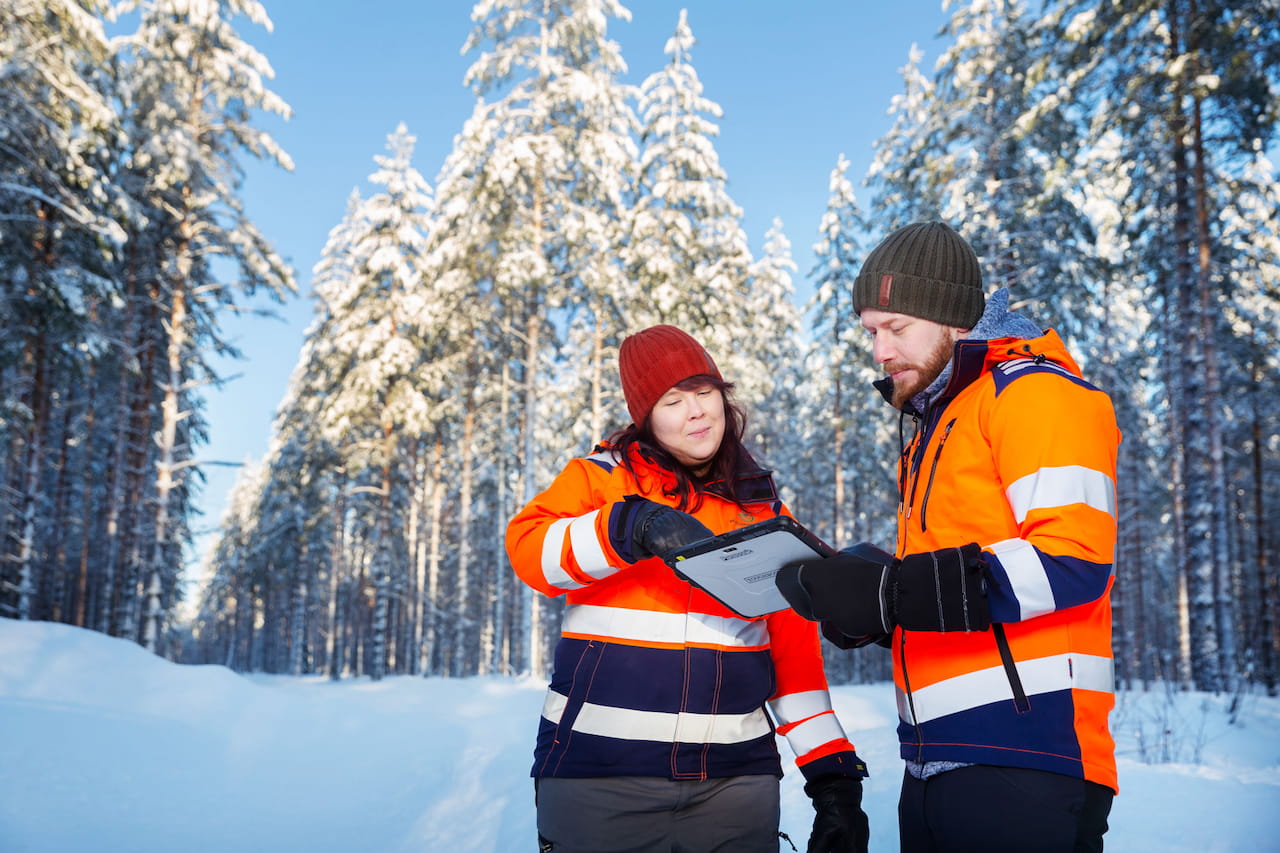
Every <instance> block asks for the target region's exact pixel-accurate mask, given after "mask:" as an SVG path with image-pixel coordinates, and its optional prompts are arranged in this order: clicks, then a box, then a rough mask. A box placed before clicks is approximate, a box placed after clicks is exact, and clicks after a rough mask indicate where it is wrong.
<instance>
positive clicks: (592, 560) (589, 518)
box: [569, 509, 618, 580]
mask: <svg viewBox="0 0 1280 853" xmlns="http://www.w3.org/2000/svg"><path fill="white" fill-rule="evenodd" d="M599 514H600V510H598V509H596V510H592V511H591V512H589V513H587V514H586V515H580V516H578V517H577V518H575V519H574V520H573V521H572V523H570V525H569V542H570V543H571V544H572V545H573V557H574V559H575V560H577V561H578V568H580V569H582V571H584V572H586V573H587V574H588V575H590V576H591V577H593V578H595V579H596V580H600V579H601V578H607V577H609V575H611V574H613V573H614V572H616V571H618V567H617V566H611V565H609V558H608V557H606V556H605V553H604V549H603V548H601V547H600V539H599V537H597V536H596V516H598V515H599Z"/></svg>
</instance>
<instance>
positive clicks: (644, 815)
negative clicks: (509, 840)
mask: <svg viewBox="0 0 1280 853" xmlns="http://www.w3.org/2000/svg"><path fill="white" fill-rule="evenodd" d="M536 791H537V794H536V802H537V809H538V836H539V841H540V843H541V845H542V846H541V847H540V848H539V849H540V850H541V851H543V853H730V851H732V853H778V821H779V818H780V804H779V795H778V780H777V778H775V777H773V776H735V777H732V778H728V779H707V780H705V781H701V782H676V781H671V780H669V779H659V778H651V777H644V776H610V777H606V778H600V779H553V778H546V779H539V780H537V788H536Z"/></svg>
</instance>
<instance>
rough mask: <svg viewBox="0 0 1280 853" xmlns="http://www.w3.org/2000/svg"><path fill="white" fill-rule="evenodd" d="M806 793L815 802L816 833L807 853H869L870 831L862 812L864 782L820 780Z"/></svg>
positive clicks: (840, 778) (834, 778)
mask: <svg viewBox="0 0 1280 853" xmlns="http://www.w3.org/2000/svg"><path fill="white" fill-rule="evenodd" d="M804 792H805V793H806V794H808V795H809V799H811V800H813V810H814V812H816V814H814V816H813V832H812V833H810V834H809V846H808V848H807V850H806V853H866V851H867V842H868V841H869V840H870V838H871V829H870V827H869V826H868V824H867V816H866V814H865V813H864V812H863V811H862V780H861V779H855V778H853V777H851V776H821V777H819V778H817V779H814V780H813V781H812V782H808V783H806V784H805V786H804Z"/></svg>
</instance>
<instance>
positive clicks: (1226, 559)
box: [1191, 0, 1236, 693]
mask: <svg viewBox="0 0 1280 853" xmlns="http://www.w3.org/2000/svg"><path fill="white" fill-rule="evenodd" d="M1191 13H1192V17H1193V19H1194V17H1195V15H1196V3H1195V0H1192V3H1191ZM1191 47H1192V48H1193V49H1194V47H1195V45H1192V46H1191ZM1193 108H1194V113H1193V121H1194V125H1193V137H1192V138H1193V139H1194V140H1195V143H1194V144H1195V171H1194V177H1195V192H1196V205H1195V207H1196V245H1197V249H1198V264H1197V276H1196V290H1197V292H1198V295H1199V300H1198V309H1199V310H1198V311H1197V315H1198V317H1199V327H1200V334H1199V338H1200V340H1199V345H1200V347H1201V348H1202V350H1203V355H1202V361H1203V364H1204V387H1205V391H1204V396H1203V398H1202V399H1201V401H1200V405H1199V408H1200V409H1201V410H1202V411H1204V412H1206V413H1207V415H1208V416H1207V417H1206V418H1205V421H1206V423H1205V426H1206V433H1207V438H1208V445H1209V446H1208V450H1209V459H1208V476H1209V483H1210V490H1209V495H1210V501H1211V505H1210V520H1211V524H1212V528H1211V529H1212V533H1211V537H1212V552H1211V553H1212V559H1213V565H1214V584H1213V585H1214V622H1215V623H1216V625H1217V632H1218V672H1219V680H1220V685H1221V688H1222V689H1223V690H1225V691H1227V692H1228V693H1230V692H1232V691H1234V689H1235V682H1236V640H1235V610H1236V608H1235V603H1234V599H1235V596H1234V594H1233V589H1232V587H1233V586H1234V579H1233V574H1232V560H1231V548H1230V544H1231V543H1230V535H1231V528H1230V512H1229V509H1228V506H1227V472H1226V463H1225V460H1224V458H1223V449H1222V417H1221V416H1220V414H1219V413H1221V412H1222V411H1223V406H1222V387H1221V386H1222V383H1221V380H1220V378H1219V369H1218V344H1217V340H1218V335H1217V324H1216V323H1215V322H1214V321H1215V318H1216V317H1217V316H1218V308H1217V302H1216V300H1215V299H1214V296H1213V284H1212V280H1211V276H1210V270H1211V269H1212V265H1213V242H1212V237H1211V236H1210V234H1209V209H1208V208H1209V191H1208V186H1207V181H1208V178H1207V174H1206V172H1207V170H1206V168H1205V158H1206V156H1207V154H1206V152H1205V147H1204V119H1203V115H1202V112H1201V99H1200V98H1199V97H1198V96H1197V97H1195V99H1194V107H1193Z"/></svg>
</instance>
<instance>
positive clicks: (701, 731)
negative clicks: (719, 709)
mask: <svg viewBox="0 0 1280 853" xmlns="http://www.w3.org/2000/svg"><path fill="white" fill-rule="evenodd" d="M568 701H569V700H568V698H567V697H565V696H563V695H561V694H559V693H556V692H555V691H550V690H549V691H547V698H546V701H545V702H543V705H542V716H543V717H545V718H546V719H548V720H550V721H551V722H553V723H559V722H560V717H561V716H563V715H564V709H565V706H566V705H567V704H568ZM573 730H574V731H575V732H583V733H584V734H590V735H599V736H601V737H611V738H617V739H619V740H651V741H658V742H660V743H742V742H743V741H748V740H754V739H755V738H758V737H762V736H764V735H767V734H768V733H769V731H770V728H769V718H768V717H766V716H765V713H764V709H763V708H757V709H756V710H754V711H752V712H750V713H749V714H690V713H687V712H682V713H678V714H672V713H668V712H665V711H637V710H635V709H633V708H611V707H609V706H608V705H597V704H595V703H592V702H586V703H584V704H583V706H582V708H581V710H579V711H578V716H577V717H576V718H575V719H574V721H573Z"/></svg>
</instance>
